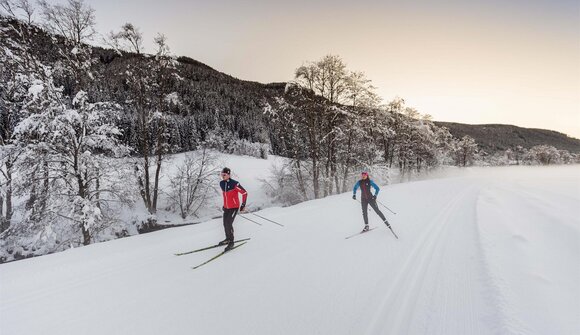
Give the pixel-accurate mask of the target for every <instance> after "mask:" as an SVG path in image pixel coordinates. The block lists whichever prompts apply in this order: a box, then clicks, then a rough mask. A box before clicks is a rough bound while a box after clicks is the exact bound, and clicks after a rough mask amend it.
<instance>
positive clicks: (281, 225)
mask: <svg viewBox="0 0 580 335" xmlns="http://www.w3.org/2000/svg"><path fill="white" fill-rule="evenodd" d="M250 214H252V215H255V216H257V217H259V218H262V219H264V220H266V221H270V222H272V223H275V224H277V225H278V226H280V227H284V225H283V224H281V223H278V222H276V221H274V220H270V219H268V218H265V217H263V216H261V215H258V214H256V213H254V212H250Z"/></svg>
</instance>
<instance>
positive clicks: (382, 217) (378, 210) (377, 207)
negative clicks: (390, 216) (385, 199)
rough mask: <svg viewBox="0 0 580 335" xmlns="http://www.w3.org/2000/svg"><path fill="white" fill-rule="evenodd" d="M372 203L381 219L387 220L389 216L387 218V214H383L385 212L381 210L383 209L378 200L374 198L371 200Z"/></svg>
mask: <svg viewBox="0 0 580 335" xmlns="http://www.w3.org/2000/svg"><path fill="white" fill-rule="evenodd" d="M370 205H371V207H372V208H373V209H374V210H375V213H377V215H378V216H379V217H380V218H381V220H383V222H385V221H387V218H385V215H384V214H383V212H381V210H380V209H379V206H377V201H376V200H374V199H373V200H371V201H370Z"/></svg>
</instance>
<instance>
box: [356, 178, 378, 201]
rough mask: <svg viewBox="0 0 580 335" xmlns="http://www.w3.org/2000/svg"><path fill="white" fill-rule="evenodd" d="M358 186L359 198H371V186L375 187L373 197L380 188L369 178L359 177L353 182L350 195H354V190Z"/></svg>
mask: <svg viewBox="0 0 580 335" xmlns="http://www.w3.org/2000/svg"><path fill="white" fill-rule="evenodd" d="M359 187H360V192H361V199H365V200H370V199H372V198H373V195H372V193H371V187H372V188H374V189H375V197H376V196H377V195H379V191H380V190H381V189H380V188H379V187H378V186H377V184H375V183H374V182H373V181H372V180H370V179H369V178H367V179H361V180H359V181H357V182H356V183H355V184H354V188H353V189H352V195H356V191H357V190H358V188H359Z"/></svg>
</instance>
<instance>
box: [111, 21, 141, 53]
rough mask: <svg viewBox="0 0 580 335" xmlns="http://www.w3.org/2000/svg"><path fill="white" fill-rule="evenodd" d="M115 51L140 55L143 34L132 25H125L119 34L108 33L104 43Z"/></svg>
mask: <svg viewBox="0 0 580 335" xmlns="http://www.w3.org/2000/svg"><path fill="white" fill-rule="evenodd" d="M105 42H106V43H107V44H109V45H110V46H111V47H113V48H114V49H115V50H117V51H118V50H124V51H129V52H134V53H136V54H141V53H142V52H143V34H142V33H141V31H139V29H138V28H137V27H135V26H134V25H133V24H132V23H125V24H124V25H123V26H122V27H121V31H119V32H116V33H115V32H112V31H111V32H110V33H109V39H108V40H107V41H105Z"/></svg>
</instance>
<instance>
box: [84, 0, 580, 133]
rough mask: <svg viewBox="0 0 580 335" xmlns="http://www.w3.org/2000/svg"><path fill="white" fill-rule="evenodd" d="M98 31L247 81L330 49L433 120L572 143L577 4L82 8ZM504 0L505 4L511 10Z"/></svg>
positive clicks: (151, 0)
mask: <svg viewBox="0 0 580 335" xmlns="http://www.w3.org/2000/svg"><path fill="white" fill-rule="evenodd" d="M86 2H87V3H89V4H90V5H91V6H92V7H93V8H95V10H96V16H97V22H98V30H99V31H100V32H101V33H103V34H106V33H107V32H109V31H110V30H113V29H115V30H118V28H119V27H120V26H121V25H122V24H123V23H125V22H131V23H133V24H135V25H136V26H138V27H139V28H140V29H141V31H142V32H143V33H144V37H145V39H146V41H147V43H146V45H145V46H146V51H147V52H152V51H153V47H152V42H151V41H152V39H153V37H154V36H155V35H156V33H157V32H161V33H164V34H165V35H166V36H167V37H168V43H169V45H170V47H171V50H172V52H173V53H174V54H176V55H178V56H189V57H191V58H194V59H196V60H199V61H201V62H203V63H206V64H207V65H209V66H211V67H213V68H215V69H216V70H219V71H221V72H225V73H227V74H230V75H233V76H235V77H237V78H240V79H244V80H252V81H258V82H262V83H268V82H280V81H289V80H291V79H293V74H294V70H295V69H296V68H297V67H298V66H300V65H301V64H302V63H304V62H307V61H312V60H318V59H320V58H322V57H323V56H324V55H326V54H329V53H332V54H338V55H340V56H341V57H342V58H343V59H344V61H345V62H346V63H347V65H348V67H349V68H350V69H351V70H360V71H364V72H365V73H366V74H367V76H368V77H369V78H370V79H372V80H373V83H374V84H375V86H377V87H378V88H379V90H378V93H379V94H380V95H381V96H382V97H383V98H384V99H385V100H387V101H388V100H390V99H392V98H393V97H395V96H400V97H402V98H404V99H405V100H406V101H407V104H408V105H409V106H412V107H415V108H417V109H418V110H419V112H421V113H423V114H431V115H433V117H434V119H435V120H439V121H454V122H462V123H471V124H481V123H503V124H514V125H518V126H523V127H532V128H544V129H551V130H557V131H560V132H563V133H566V134H568V135H570V136H573V137H576V138H580V1H578V0H572V1H571V0H555V1H549V0H525V1H524V0H511V1H501V0H487V1H483V0H481V1H465V0H463V1H459V0H454V1H439V2H437V1H428V0H423V1H407V2H403V1H388V0H383V1H372V0H360V1H343V0H324V1H306V0H294V1H291V0H288V1H274V0H272V1H266V0H263V1H223V0H214V1H191V0H164V1H159V0H125V1H119V0H115V1H113V0H86ZM508 2H509V4H506V3H508Z"/></svg>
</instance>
